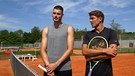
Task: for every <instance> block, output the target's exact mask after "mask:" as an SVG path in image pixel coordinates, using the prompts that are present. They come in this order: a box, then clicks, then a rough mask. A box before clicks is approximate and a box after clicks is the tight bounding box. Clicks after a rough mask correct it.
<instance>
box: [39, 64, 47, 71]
mask: <svg viewBox="0 0 135 76" xmlns="http://www.w3.org/2000/svg"><path fill="white" fill-rule="evenodd" d="M38 67H39V68H40V69H42V70H43V71H45V72H47V70H46V68H45V67H42V66H41V65H40V64H39V65H38Z"/></svg>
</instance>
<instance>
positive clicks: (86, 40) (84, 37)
mask: <svg viewBox="0 0 135 76" xmlns="http://www.w3.org/2000/svg"><path fill="white" fill-rule="evenodd" d="M88 43H89V38H88V35H87V33H85V34H84V36H83V44H88Z"/></svg>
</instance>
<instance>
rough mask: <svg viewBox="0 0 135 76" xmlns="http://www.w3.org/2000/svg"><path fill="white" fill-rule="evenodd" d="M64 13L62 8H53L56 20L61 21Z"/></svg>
mask: <svg viewBox="0 0 135 76" xmlns="http://www.w3.org/2000/svg"><path fill="white" fill-rule="evenodd" d="M62 17H63V13H62V10H59V9H53V13H52V18H53V21H54V22H59V21H61V20H62Z"/></svg>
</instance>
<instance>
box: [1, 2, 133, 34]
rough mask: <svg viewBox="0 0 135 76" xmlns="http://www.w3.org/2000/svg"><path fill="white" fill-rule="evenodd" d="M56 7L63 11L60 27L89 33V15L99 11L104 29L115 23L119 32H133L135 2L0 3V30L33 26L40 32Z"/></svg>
mask: <svg viewBox="0 0 135 76" xmlns="http://www.w3.org/2000/svg"><path fill="white" fill-rule="evenodd" d="M56 5H61V6H62V7H63V8H64V17H63V20H62V21H63V23H64V24H68V25H72V26H73V27H74V28H75V29H85V28H87V30H92V29H93V28H92V27H91V24H90V22H89V15H88V13H89V12H90V11H93V10H101V11H102V12H103V13H104V15H105V20H104V26H105V27H108V28H110V24H111V21H112V20H113V19H114V21H115V22H116V23H119V24H120V25H121V26H120V28H121V29H125V31H126V32H135V28H134V25H135V8H134V7H135V0H0V30H5V29H6V30H8V31H17V30H19V29H21V30H23V31H24V32H31V29H32V28H33V27H34V26H36V27H39V29H40V30H42V29H43V28H44V27H46V26H50V25H52V24H53V20H52V10H53V7H54V6H56Z"/></svg>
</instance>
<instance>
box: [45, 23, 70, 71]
mask: <svg viewBox="0 0 135 76" xmlns="http://www.w3.org/2000/svg"><path fill="white" fill-rule="evenodd" d="M67 30H68V25H65V24H63V26H62V27H60V28H55V27H54V25H52V26H48V46H47V53H48V57H49V61H50V62H51V63H53V62H55V61H57V60H58V59H59V58H60V57H61V56H62V55H63V53H64V52H65V51H66V50H67V34H68V33H67ZM70 69H71V62H70V57H69V58H68V59H67V60H65V61H64V62H63V63H62V64H61V65H60V66H59V67H58V68H56V71H65V70H70Z"/></svg>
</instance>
